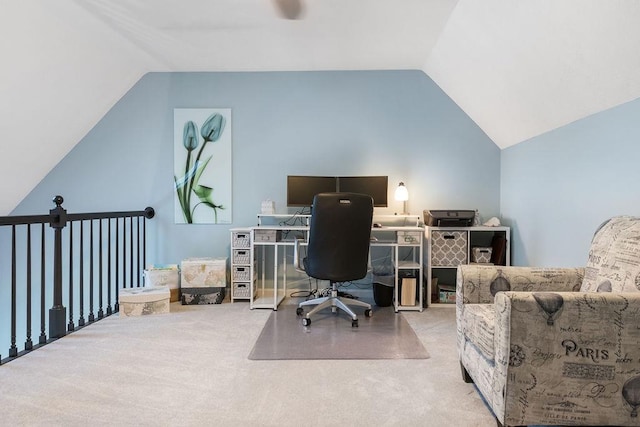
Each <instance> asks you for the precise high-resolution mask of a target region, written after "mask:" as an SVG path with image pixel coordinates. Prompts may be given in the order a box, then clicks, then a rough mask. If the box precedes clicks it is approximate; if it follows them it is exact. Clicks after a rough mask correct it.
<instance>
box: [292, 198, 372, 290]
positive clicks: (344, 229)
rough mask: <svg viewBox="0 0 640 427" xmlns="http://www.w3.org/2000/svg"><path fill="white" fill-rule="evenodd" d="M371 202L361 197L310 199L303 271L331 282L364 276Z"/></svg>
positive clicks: (370, 220) (369, 236)
mask: <svg viewBox="0 0 640 427" xmlns="http://www.w3.org/2000/svg"><path fill="white" fill-rule="evenodd" d="M372 219H373V199H372V198H371V197H370V196H367V195H365V194H356V193H320V194H317V195H316V196H315V197H314V199H313V207H312V210H311V223H310V229H309V246H308V248H307V258H306V260H305V261H306V262H305V270H306V272H307V274H308V275H309V276H311V277H315V278H317V279H321V280H330V281H333V282H345V281H349V280H358V279H362V278H363V277H364V276H366V275H367V267H368V261H369V244H370V238H371V222H372Z"/></svg>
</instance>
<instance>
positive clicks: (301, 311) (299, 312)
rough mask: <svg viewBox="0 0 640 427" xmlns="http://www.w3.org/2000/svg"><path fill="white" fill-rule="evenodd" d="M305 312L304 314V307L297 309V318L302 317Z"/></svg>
mask: <svg viewBox="0 0 640 427" xmlns="http://www.w3.org/2000/svg"><path fill="white" fill-rule="evenodd" d="M303 312H304V310H302V307H298V308H296V316H302V313H303Z"/></svg>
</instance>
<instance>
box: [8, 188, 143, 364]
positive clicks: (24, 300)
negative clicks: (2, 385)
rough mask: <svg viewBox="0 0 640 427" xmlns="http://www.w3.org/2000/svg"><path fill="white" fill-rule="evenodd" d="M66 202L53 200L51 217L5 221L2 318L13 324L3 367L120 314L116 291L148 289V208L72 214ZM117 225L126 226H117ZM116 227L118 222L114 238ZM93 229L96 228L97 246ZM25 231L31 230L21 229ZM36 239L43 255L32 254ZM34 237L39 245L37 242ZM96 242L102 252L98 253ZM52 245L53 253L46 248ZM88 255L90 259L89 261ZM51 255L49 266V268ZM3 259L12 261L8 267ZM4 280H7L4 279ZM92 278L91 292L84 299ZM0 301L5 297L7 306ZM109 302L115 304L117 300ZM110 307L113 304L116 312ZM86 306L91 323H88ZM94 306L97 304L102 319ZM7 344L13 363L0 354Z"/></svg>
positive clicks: (27, 216) (20, 218) (58, 199)
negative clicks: (143, 276)
mask: <svg viewBox="0 0 640 427" xmlns="http://www.w3.org/2000/svg"><path fill="white" fill-rule="evenodd" d="M63 201H64V199H63V198H62V197H61V196H56V197H55V198H54V199H53V202H54V203H55V207H54V208H53V209H51V210H50V211H49V214H48V215H46V214H45V215H16V216H7V217H0V232H2V234H0V314H1V313H3V312H4V313H7V312H10V313H8V314H9V317H7V320H8V321H9V323H8V324H7V323H5V324H1V323H0V363H4V362H6V361H8V360H12V359H13V358H15V357H18V356H20V355H21V354H23V353H25V352H29V351H31V350H33V349H35V348H38V347H39V346H42V345H45V344H46V343H47V342H49V341H51V340H55V339H58V338H60V337H62V336H64V335H66V334H67V333H69V332H72V331H74V330H76V329H78V328H81V327H84V326H85V325H87V324H90V323H91V322H93V321H95V320H100V319H102V318H103V317H105V316H109V315H111V314H113V313H114V312H117V311H118V309H119V305H118V299H119V298H118V293H119V292H118V291H119V289H122V288H126V287H133V286H142V285H143V284H144V282H142V284H141V280H140V277H141V274H142V271H143V268H144V265H145V264H146V243H147V239H146V232H147V228H146V219H151V218H153V217H154V216H155V211H154V209H153V208H150V207H147V208H146V209H144V210H141V211H119V212H90V213H67V211H66V209H64V208H63V207H62V203H63ZM120 218H122V227H120V226H119V223H120ZM134 218H135V226H134ZM112 221H115V233H113V234H112ZM85 222H89V223H90V224H89V225H90V227H89V230H86V227H85V225H86V224H85ZM94 222H95V225H96V226H97V227H99V228H98V232H97V236H95V237H97V238H96V239H94ZM74 223H75V224H74ZM127 223H128V224H127ZM34 224H39V225H40V227H41V230H40V231H41V232H40V233H35V236H32V234H34V233H32V226H33V225H34ZM4 226H9V227H8V229H7V232H8V233H10V236H9V237H10V238H9V239H8V240H5V239H4V238H2V236H4V235H5V233H4V232H3V231H2V230H3V229H5V228H7V227H4ZM23 226H26V227H24V228H22V227H23ZM18 227H19V228H18ZM22 230H24V233H23V232H22ZM48 230H51V231H48ZM85 231H89V233H90V235H89V236H86V233H85ZM140 233H142V236H140ZM38 234H40V236H39V239H40V243H39V244H40V246H41V247H40V251H36V252H35V253H34V252H33V250H32V243H36V244H37V243H38V236H37V235H38ZM105 234H106V236H105ZM127 235H129V236H127ZM34 237H35V241H34V242H32V239H33V238H34ZM87 237H88V239H87ZM86 240H88V242H87V241H86ZM96 240H97V243H98V247H96V246H95V241H96ZM87 244H88V247H87ZM18 245H20V250H19V251H18V250H17V249H18ZM23 245H24V251H23ZM49 245H51V246H50V248H51V251H50V250H47V249H46V246H49ZM120 245H122V249H121V250H122V252H120ZM127 246H128V248H127ZM63 250H64V251H65V254H63ZM66 250H68V254H67V253H66ZM87 251H88V252H89V253H88V255H89V256H88V257H86V256H85V255H86V254H87ZM127 251H128V252H127ZM94 255H95V257H97V258H98V259H97V260H95V259H94ZM38 256H40V262H38V259H37V257H38ZM47 256H49V259H51V260H52V262H47V261H46V257H47ZM105 257H106V260H105ZM34 258H35V259H34ZM5 260H10V262H9V263H8V264H6V263H5ZM105 261H106V262H105ZM105 265H106V269H107V270H106V271H105V270H104V267H105ZM87 267H88V268H87ZM120 268H121V269H122V270H121V271H122V275H121V276H120ZM96 270H97V271H96ZM112 270H113V271H112ZM38 271H39V273H40V286H38V285H37V284H34V283H33V279H34V278H35V277H38V276H37V273H38ZM6 273H9V274H8V275H5V274H6ZM34 273H35V274H34ZM105 273H106V274H105ZM127 273H129V275H128V277H127ZM87 274H88V276H89V277H88V279H89V281H88V292H85V291H86V286H87V282H86V280H85V279H87V277H86V276H87ZM76 278H77V280H76ZM127 278H128V279H129V280H128V283H127ZM94 279H95V280H96V281H97V288H96V287H94ZM36 280H37V279H36ZM120 280H121V282H120ZM127 284H128V285H129V286H127ZM34 285H35V286H34ZM2 295H6V296H7V299H5V298H3V297H2ZM112 296H113V297H115V299H114V300H112ZM38 299H39V301H38ZM112 301H115V303H114V304H113V307H112ZM87 303H88V305H89V312H88V322H87V321H86V320H85V314H86V312H85V304H87ZM47 304H51V305H50V307H51V308H50V309H49V312H48V319H47V316H46V309H45V308H46V306H47ZM65 304H66V305H65ZM94 304H97V309H98V311H97V319H96V316H95V315H94ZM32 307H33V308H34V309H35V312H34V311H33V310H32ZM36 307H38V308H39V310H38V309H36ZM105 309H106V310H105ZM76 310H77V311H79V313H78V314H76V313H75V311H76ZM34 315H35V319H34ZM38 318H39V320H40V322H39V323H38V322H37V320H38ZM33 320H35V324H36V325H39V326H36V329H39V332H40V334H39V339H38V344H37V345H34V343H33V341H32V336H33V335H35V334H34V333H33V332H34V331H32V323H34V322H33ZM47 320H48V334H49V338H47ZM76 322H77V323H76ZM23 326H24V328H23ZM18 331H19V332H18ZM36 333H37V332H36ZM23 338H24V351H22V352H21V351H19V350H18V347H17V344H16V343H17V342H18V341H20V342H23V341H22V339H23ZM5 343H6V344H8V348H9V353H8V356H9V357H7V358H5V359H3V358H2V355H1V353H2V351H1V349H2V347H4V346H5V345H6V344H5ZM4 348H7V347H4ZM5 354H6V353H5Z"/></svg>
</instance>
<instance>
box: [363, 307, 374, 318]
mask: <svg viewBox="0 0 640 427" xmlns="http://www.w3.org/2000/svg"><path fill="white" fill-rule="evenodd" d="M364 315H365V317H371V316H373V312H372V311H371V309H370V308H367V309H366V310H365V311H364Z"/></svg>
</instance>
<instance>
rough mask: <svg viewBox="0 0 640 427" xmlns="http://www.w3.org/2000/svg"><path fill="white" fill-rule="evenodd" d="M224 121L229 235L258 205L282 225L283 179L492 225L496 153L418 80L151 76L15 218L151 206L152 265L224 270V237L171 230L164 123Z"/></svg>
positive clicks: (205, 230)
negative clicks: (55, 207)
mask: <svg viewBox="0 0 640 427" xmlns="http://www.w3.org/2000/svg"><path fill="white" fill-rule="evenodd" d="M174 108H231V109H232V136H233V160H232V162H233V184H232V185H233V224H232V225H231V227H240V226H247V225H254V224H255V223H256V213H257V212H258V211H259V209H260V202H261V201H262V200H263V199H267V198H270V199H272V200H275V202H276V208H277V210H278V212H281V213H285V212H287V208H286V206H285V201H286V176H287V175H295V174H299V175H302V174H309V175H388V176H389V183H390V185H389V187H390V188H389V197H390V201H391V202H390V207H389V208H387V209H378V208H377V211H376V212H377V213H381V214H387V213H394V212H396V211H400V210H401V205H400V203H399V202H395V201H393V188H394V187H395V186H396V184H397V182H399V181H404V182H405V183H406V184H407V187H408V189H409V191H410V197H411V199H410V201H409V205H408V206H409V211H410V212H411V213H421V212H422V210H423V209H427V208H430V209H479V211H480V213H481V215H482V216H483V217H490V216H494V215H498V214H499V204H500V199H499V196H500V194H499V190H498V189H499V185H500V151H499V149H498V148H497V147H496V146H495V144H493V142H492V141H491V140H490V139H489V138H488V137H487V136H486V135H485V134H484V133H483V132H482V131H481V130H480V129H479V128H478V127H477V126H476V125H475V123H473V122H472V121H471V120H470V119H469V118H468V117H467V115H466V114H464V112H463V111H461V110H460V108H459V107H458V106H457V105H456V104H454V103H453V102H452V101H451V100H450V99H449V98H448V97H447V96H446V95H445V94H444V93H443V92H442V91H441V90H440V89H439V88H438V87H437V86H436V85H435V84H434V83H433V81H432V80H431V79H430V78H429V77H427V76H426V75H425V74H424V73H423V72H421V71H346V72H277V73H276V72H273V73H151V74H147V75H146V76H144V77H143V78H142V79H141V80H140V81H139V82H138V83H137V84H136V85H135V86H134V87H133V88H132V89H131V90H130V91H129V93H127V94H126V95H125V96H124V97H123V98H122V99H121V100H120V101H119V102H118V103H117V104H116V105H115V106H114V107H113V108H112V109H111V111H109V113H108V114H106V115H105V117H104V118H103V119H102V120H101V121H100V122H99V123H98V124H97V125H96V126H95V127H94V128H93V129H92V130H91V131H90V132H89V133H88V134H87V136H86V137H85V138H84V139H83V140H82V141H80V143H79V144H78V145H77V146H76V147H75V148H74V149H73V150H72V151H71V152H70V153H69V154H68V155H67V156H66V157H65V158H64V159H63V160H62V161H61V162H60V163H59V164H58V165H57V166H56V167H55V168H54V169H53V170H52V171H51V173H49V174H48V176H47V177H46V178H45V179H44V180H43V181H42V182H41V183H40V184H39V185H38V186H37V187H36V188H35V189H34V190H33V191H32V192H31V194H29V195H28V197H26V198H25V200H24V201H23V202H22V203H21V204H20V206H18V208H17V209H16V210H15V211H14V212H13V213H12V214H34V213H42V212H47V211H48V210H49V209H50V208H51V207H52V203H51V199H52V197H53V196H54V195H55V194H62V195H63V196H64V198H65V203H64V206H65V207H66V208H67V210H68V211H69V212H95V211H103V210H137V209H144V208H145V207H146V206H153V207H154V208H155V209H156V211H157V216H156V218H155V219H154V220H152V221H151V222H150V223H151V226H150V227H149V233H150V240H149V241H150V246H151V248H150V251H149V253H148V256H147V261H148V263H177V262H180V260H182V259H184V258H186V257H192V256H227V255H228V251H229V228H230V226H228V225H176V224H174V218H173V212H174V209H173V200H174V188H173V109H174Z"/></svg>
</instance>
